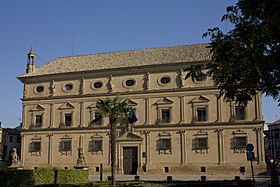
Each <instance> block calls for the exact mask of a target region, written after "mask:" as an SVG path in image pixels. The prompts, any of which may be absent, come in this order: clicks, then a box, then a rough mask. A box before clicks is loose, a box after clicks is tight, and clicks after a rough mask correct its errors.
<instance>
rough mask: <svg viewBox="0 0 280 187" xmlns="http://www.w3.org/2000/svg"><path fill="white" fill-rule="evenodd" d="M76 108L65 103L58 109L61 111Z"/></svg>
mask: <svg viewBox="0 0 280 187" xmlns="http://www.w3.org/2000/svg"><path fill="white" fill-rule="evenodd" d="M74 108H75V107H74V106H73V105H72V104H71V103H64V104H63V105H61V106H60V107H59V108H58V109H59V110H66V109H74Z"/></svg>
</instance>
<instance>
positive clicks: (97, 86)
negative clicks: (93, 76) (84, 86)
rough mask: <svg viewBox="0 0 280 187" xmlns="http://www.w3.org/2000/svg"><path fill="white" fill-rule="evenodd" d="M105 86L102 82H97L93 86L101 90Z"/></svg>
mask: <svg viewBox="0 0 280 187" xmlns="http://www.w3.org/2000/svg"><path fill="white" fill-rule="evenodd" d="M102 86H103V83H102V82H101V81H96V82H94V83H93V84H92V88H93V89H99V88H101V87H102Z"/></svg>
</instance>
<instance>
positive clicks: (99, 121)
mask: <svg viewBox="0 0 280 187" xmlns="http://www.w3.org/2000/svg"><path fill="white" fill-rule="evenodd" d="M92 123H93V124H94V125H101V124H102V115H101V114H99V113H98V112H95V113H94V120H92Z"/></svg>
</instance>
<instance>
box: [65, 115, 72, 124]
mask: <svg viewBox="0 0 280 187" xmlns="http://www.w3.org/2000/svg"><path fill="white" fill-rule="evenodd" d="M64 122H65V126H71V125H72V114H65V116H64Z"/></svg>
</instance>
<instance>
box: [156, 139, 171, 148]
mask: <svg viewBox="0 0 280 187" xmlns="http://www.w3.org/2000/svg"><path fill="white" fill-rule="evenodd" d="M171 147H172V144H171V138H162V139H159V140H158V149H159V150H168V149H171Z"/></svg>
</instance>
